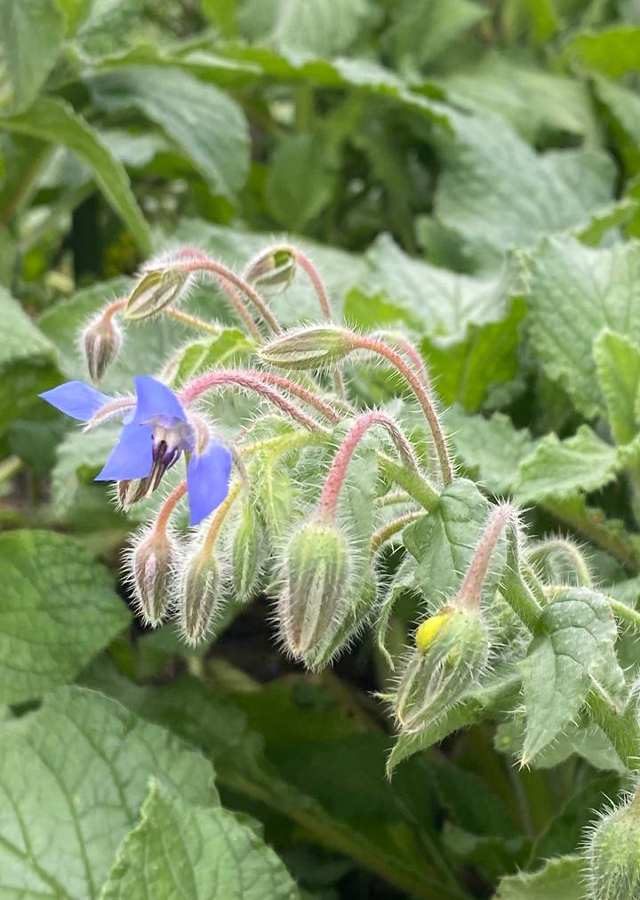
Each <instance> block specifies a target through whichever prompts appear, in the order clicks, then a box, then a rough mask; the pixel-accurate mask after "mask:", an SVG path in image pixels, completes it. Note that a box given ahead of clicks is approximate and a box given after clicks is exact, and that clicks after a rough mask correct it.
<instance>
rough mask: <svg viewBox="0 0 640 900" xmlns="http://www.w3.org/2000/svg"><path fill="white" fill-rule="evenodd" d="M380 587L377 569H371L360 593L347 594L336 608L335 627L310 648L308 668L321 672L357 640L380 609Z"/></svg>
mask: <svg viewBox="0 0 640 900" xmlns="http://www.w3.org/2000/svg"><path fill="white" fill-rule="evenodd" d="M377 598H378V585H377V581H376V575H375V569H374V568H373V566H370V567H369V569H368V571H367V573H366V575H365V578H364V581H363V582H362V583H361V585H360V589H359V590H354V589H353V588H352V589H351V590H350V591H349V592H348V593H346V594H344V595H343V598H342V602H341V603H340V604H339V605H338V606H337V607H336V611H335V613H334V616H333V619H332V621H331V625H330V627H329V628H327V630H326V632H325V634H324V635H323V636H322V639H321V640H320V641H318V643H316V644H314V645H313V646H312V647H310V648H309V650H308V651H307V653H306V654H305V656H304V664H305V665H306V666H307V668H309V669H312V670H313V671H314V672H318V671H320V670H321V669H324V668H325V666H328V665H329V663H330V662H331V661H332V660H333V659H335V657H336V656H337V655H338V654H339V653H340V652H341V651H342V650H344V649H345V648H346V647H348V646H349V644H350V643H351V642H352V641H353V640H354V638H355V637H356V636H357V635H358V634H359V632H360V631H361V630H362V629H363V628H364V626H365V625H366V624H367V622H369V621H370V619H371V617H372V614H373V612H374V610H375V608H376V601H377Z"/></svg>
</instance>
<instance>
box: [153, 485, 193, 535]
mask: <svg viewBox="0 0 640 900" xmlns="http://www.w3.org/2000/svg"><path fill="white" fill-rule="evenodd" d="M186 493H187V482H186V481H181V482H180V484H179V485H178V486H177V487H175V488H174V489H173V490H172V491H171V493H170V494H169V496H168V497H167V499H166V500H165V501H164V503H163V504H162V506H161V507H160V511H159V512H158V515H157V516H156V520H155V522H154V525H153V533H154V534H157V535H162V534H164V532H165V531H166V530H167V524H168V522H169V519H170V518H171V514H172V513H173V511H174V509H175V508H176V506H177V504H178V503H179V502H180V500H182V498H183V497H184V495H185V494H186Z"/></svg>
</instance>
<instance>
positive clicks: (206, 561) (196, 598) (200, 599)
mask: <svg viewBox="0 0 640 900" xmlns="http://www.w3.org/2000/svg"><path fill="white" fill-rule="evenodd" d="M221 585H222V578H221V573H220V563H219V561H218V558H217V557H216V555H215V553H213V552H212V551H211V550H205V549H198V550H197V551H196V552H195V553H193V554H192V555H191V556H189V557H188V558H187V559H186V560H185V562H184V565H183V567H182V571H181V572H180V576H179V594H178V615H179V620H180V628H181V630H182V634H183V636H184V639H185V641H186V642H187V643H188V644H190V645H191V646H192V647H193V646H195V645H196V644H199V643H200V641H201V640H203V638H205V637H206V634H207V632H208V631H209V628H210V626H211V623H212V621H213V617H214V614H215V611H216V604H217V602H218V600H219V599H221V597H222V591H221Z"/></svg>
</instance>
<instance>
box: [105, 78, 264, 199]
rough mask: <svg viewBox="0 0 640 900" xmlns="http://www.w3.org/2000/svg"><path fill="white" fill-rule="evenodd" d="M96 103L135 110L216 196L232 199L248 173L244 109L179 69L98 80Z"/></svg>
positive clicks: (116, 109)
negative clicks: (169, 140)
mask: <svg viewBox="0 0 640 900" xmlns="http://www.w3.org/2000/svg"><path fill="white" fill-rule="evenodd" d="M90 88H91V91H92V94H93V96H94V99H95V101H96V103H97V104H98V105H99V106H100V107H102V108H103V109H105V110H107V111H108V112H123V111H126V110H127V109H131V108H132V107H135V108H137V109H139V110H140V111H141V112H142V113H143V114H144V115H145V116H147V117H148V118H149V119H151V121H152V122H155V123H156V124H158V125H159V126H160V127H161V128H162V129H163V130H164V131H166V133H167V134H168V135H169V137H171V138H172V139H173V140H174V141H175V142H176V144H177V145H178V146H179V147H181V148H182V150H183V151H184V153H185V155H186V156H187V158H188V159H189V160H190V161H191V163H192V164H193V165H194V166H195V168H196V169H198V171H200V173H201V174H202V175H203V177H204V178H205V179H206V181H207V182H208V184H209V186H210V188H211V190H212V191H213V192H214V193H215V194H221V195H222V196H224V197H227V198H229V199H233V198H234V196H235V195H236V193H237V192H238V191H239V190H240V188H241V187H242V186H243V185H244V183H245V180H246V178H247V174H248V171H249V145H250V141H249V129H248V125H247V121H246V119H245V116H244V113H243V111H242V108H241V107H240V106H239V105H238V104H237V103H236V102H235V101H234V100H232V99H231V98H230V97H229V96H228V95H227V94H225V93H223V92H222V91H220V90H219V89H218V88H217V87H215V86H214V85H212V84H204V83H203V82H201V81H199V80H198V79H197V78H195V77H194V76H193V75H191V74H190V73H189V72H185V71H183V70H182V69H177V68H170V67H169V68H161V67H158V66H144V65H141V66H135V67H131V68H121V69H117V70H114V71H113V72H109V73H106V74H104V75H97V76H96V77H95V78H93V79H92V80H91V82H90Z"/></svg>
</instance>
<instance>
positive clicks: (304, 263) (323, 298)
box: [278, 244, 333, 322]
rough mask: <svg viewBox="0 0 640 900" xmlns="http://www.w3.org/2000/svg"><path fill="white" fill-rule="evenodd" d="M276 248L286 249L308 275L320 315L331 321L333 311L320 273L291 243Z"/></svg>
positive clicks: (304, 254)
mask: <svg viewBox="0 0 640 900" xmlns="http://www.w3.org/2000/svg"><path fill="white" fill-rule="evenodd" d="M278 249H282V250H288V251H289V253H291V254H292V255H293V256H294V258H295V260H296V262H297V263H298V265H299V266H300V268H301V269H304V271H305V272H306V273H307V275H308V276H309V279H310V280H311V284H312V285H313V289H314V290H315V292H316V295H317V297H318V302H319V303H320V309H321V310H322V315H323V316H324V317H325V319H326V320H327V321H328V322H332V321H333V312H332V310H331V305H330V303H329V296H328V294H327V289H326V287H325V284H324V281H323V280H322V277H321V276H320V273H319V272H318V270H317V269H316V267H315V266H314V264H313V263H312V262H311V260H310V259H309V257H308V256H307V255H306V253H303V251H302V250H300V248H299V247H294V246H293V244H284V245H283V246H282V247H278Z"/></svg>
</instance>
